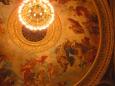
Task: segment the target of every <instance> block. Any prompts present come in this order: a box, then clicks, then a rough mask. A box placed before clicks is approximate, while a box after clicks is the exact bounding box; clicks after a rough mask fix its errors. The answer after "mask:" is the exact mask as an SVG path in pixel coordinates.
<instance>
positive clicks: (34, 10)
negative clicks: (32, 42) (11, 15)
mask: <svg viewBox="0 0 115 86" xmlns="http://www.w3.org/2000/svg"><path fill="white" fill-rule="evenodd" d="M18 17H19V21H20V22H21V23H22V24H23V25H24V26H25V27H26V28H27V29H29V30H32V31H36V30H43V29H46V28H48V27H49V26H50V25H51V24H52V23H53V21H54V17H55V15H54V8H53V6H52V5H51V3H50V2H49V0H24V1H23V2H22V4H21V6H20V7H19V9H18Z"/></svg>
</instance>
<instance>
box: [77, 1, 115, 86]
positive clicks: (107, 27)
mask: <svg viewBox="0 0 115 86" xmlns="http://www.w3.org/2000/svg"><path fill="white" fill-rule="evenodd" d="M94 4H95V7H96V9H97V12H98V15H99V20H100V28H101V44H100V49H99V51H98V55H97V59H96V60H95V62H94V64H93V65H92V68H91V69H90V70H89V72H88V73H87V74H86V76H85V77H84V78H83V79H82V80H81V81H80V82H79V83H77V84H76V85H77V86H96V85H97V84H98V83H99V81H100V80H101V78H102V77H103V75H104V73H105V72H106V69H107V67H108V64H109V62H110V60H111V55H112V51H113V45H114V32H113V22H112V17H111V12H110V9H109V6H108V4H107V1H106V0H94ZM100 8H101V9H100ZM76 85H75V86H76Z"/></svg>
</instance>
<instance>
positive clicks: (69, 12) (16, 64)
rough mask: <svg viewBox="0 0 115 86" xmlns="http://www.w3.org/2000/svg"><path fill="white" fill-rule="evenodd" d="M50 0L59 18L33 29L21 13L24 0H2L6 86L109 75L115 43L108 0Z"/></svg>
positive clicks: (91, 80)
mask: <svg viewBox="0 0 115 86" xmlns="http://www.w3.org/2000/svg"><path fill="white" fill-rule="evenodd" d="M30 1H32V0H30ZM43 1H46V2H47V0H43ZM49 2H50V4H51V5H52V6H53V9H54V15H55V17H54V21H52V23H51V24H50V25H49V26H47V28H46V29H43V30H35V31H32V30H29V29H28V27H26V26H25V25H24V24H22V23H21V22H20V20H19V17H18V16H19V14H18V10H19V7H20V5H21V3H22V0H6V1H1V3H0V81H1V82H0V86H76V85H78V86H95V85H96V84H97V83H98V81H99V80H100V78H101V77H102V76H103V73H104V71H105V70H106V68H107V65H108V63H109V61H110V55H111V50H112V44H113V33H112V32H113V31H112V21H111V16H110V15H111V14H110V12H109V9H108V5H107V3H106V0H49ZM36 9H39V7H38V8H36ZM24 10H26V9H24ZM23 12H25V11H23ZM35 12H36V10H35ZM36 15H37V14H36ZM38 16H39V15H38ZM26 17H27V16H26V15H25V17H24V18H26ZM32 17H34V19H36V18H37V17H35V16H31V15H29V16H28V17H27V18H28V19H27V20H28V21H29V22H33V21H34V20H31V18H32ZM29 18H30V20H29ZM43 18H46V17H43ZM48 18H49V17H48ZM43 20H45V19H43ZM34 22H35V21H34ZM39 22H40V21H39ZM44 22H45V21H44ZM37 24H38V23H37ZM31 29H32V28H31Z"/></svg>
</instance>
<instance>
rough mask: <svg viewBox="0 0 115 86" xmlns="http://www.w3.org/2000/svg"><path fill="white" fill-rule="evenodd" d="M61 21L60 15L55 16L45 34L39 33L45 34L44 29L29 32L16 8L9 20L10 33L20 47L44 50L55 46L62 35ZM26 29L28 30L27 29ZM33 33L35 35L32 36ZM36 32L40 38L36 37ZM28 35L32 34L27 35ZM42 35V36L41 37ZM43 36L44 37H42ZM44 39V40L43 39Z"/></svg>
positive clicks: (8, 28)
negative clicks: (19, 17)
mask: <svg viewBox="0 0 115 86" xmlns="http://www.w3.org/2000/svg"><path fill="white" fill-rule="evenodd" d="M61 29H62V26H61V22H60V19H59V17H58V15H57V16H56V17H55V21H54V23H53V24H52V25H50V26H49V27H48V30H47V31H46V32H45V36H43V35H39V34H40V33H41V34H43V33H44V31H39V32H38V33H37V31H35V32H31V31H30V32H29V31H28V30H27V28H24V26H23V25H22V24H21V23H20V22H19V20H18V14H17V9H15V10H14V11H13V12H12V13H11V16H10V17H9V20H8V26H7V30H8V34H9V36H10V38H11V39H12V40H13V41H14V44H17V46H19V47H20V48H23V49H26V50H30V51H32V50H37V51H44V50H47V49H49V48H51V47H54V45H56V43H57V42H58V40H59V38H60V35H61ZM25 30H26V31H25ZM32 34H33V37H34V38H32ZM35 34H37V35H38V36H37V37H38V38H35V37H36V36H35ZM27 35H30V36H28V37H27ZM40 36H41V37H40ZM42 36H43V37H42ZM41 39H42V40H41Z"/></svg>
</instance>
